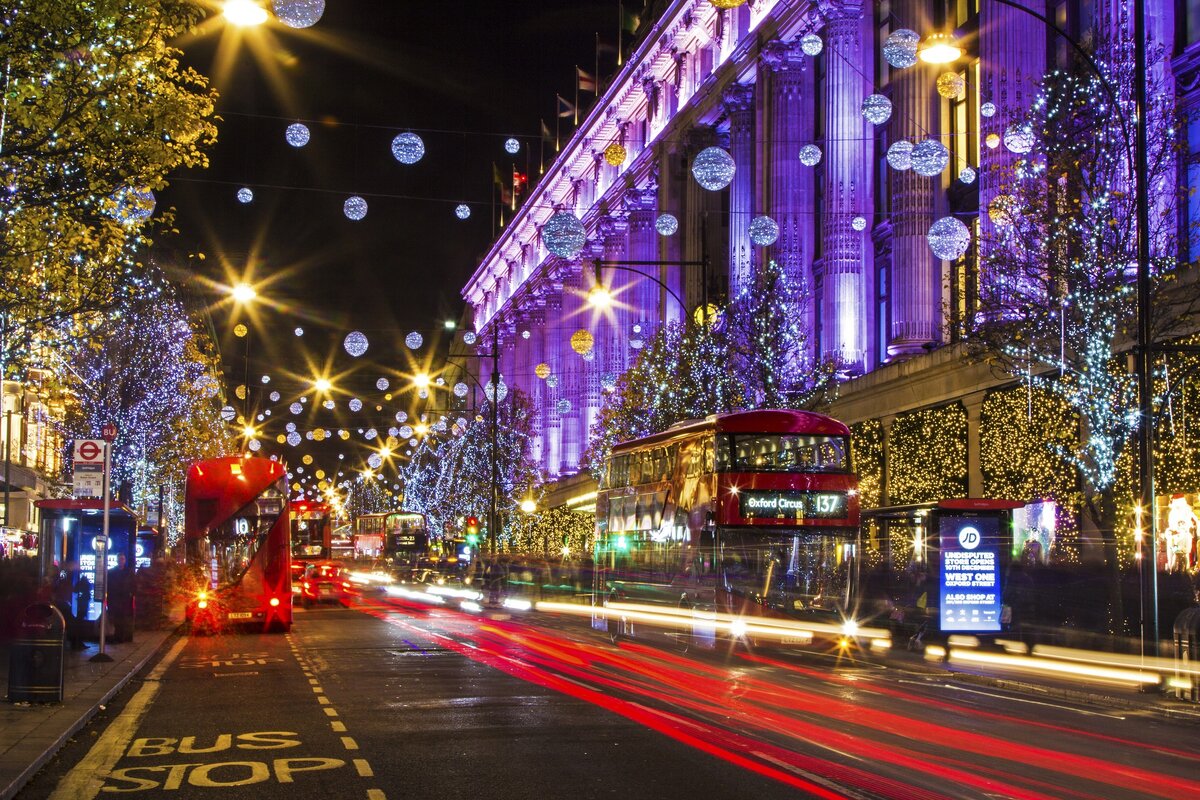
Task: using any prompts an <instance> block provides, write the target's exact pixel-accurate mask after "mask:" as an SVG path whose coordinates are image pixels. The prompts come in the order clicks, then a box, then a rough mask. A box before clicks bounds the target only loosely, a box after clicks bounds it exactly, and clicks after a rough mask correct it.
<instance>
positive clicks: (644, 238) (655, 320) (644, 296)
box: [613, 182, 663, 336]
mask: <svg viewBox="0 0 1200 800" xmlns="http://www.w3.org/2000/svg"><path fill="white" fill-rule="evenodd" d="M624 202H625V210H626V211H627V212H628V220H629V247H628V250H627V252H628V253H629V258H628V260H629V261H658V260H659V259H658V241H657V237H658V232H657V231H656V230H655V229H654V220H655V217H656V215H657V205H658V186H656V185H655V184H654V183H652V182H650V183H643V184H642V185H640V186H638V187H636V188H633V189H630V190H629V191H627V192H625V198H624ZM629 269H633V270H637V271H638V272H644V273H645V274H647V275H651V276H653V277H654V278H656V279H660V280H661V278H660V277H659V276H660V273H661V267H657V266H651V265H634V266H631V267H629ZM629 269H626V270H615V271H614V272H615V274H614V276H613V278H614V281H615V280H616V279H617V278H620V277H623V279H624V280H623V281H622V282H621V284H620V285H621V286H622V287H624V289H623V291H622V292H621V293H619V294H618V297H619V300H618V302H620V301H621V300H623V301H624V302H625V303H626V304H627V305H629V306H630V307H631V308H632V311H631V312H630V317H631V318H632V321H633V322H641V323H642V330H643V335H644V336H652V335H653V331H654V330H657V329H658V327H659V325H660V323H661V321H662V313H661V308H662V305H663V303H662V302H660V295H661V294H662V287H661V286H659V285H658V284H657V283H655V282H654V281H651V280H646V279H645V278H643V277H641V276H640V275H638V274H637V273H635V272H630V271H629ZM622 333H623V334H624V335H626V336H628V335H629V331H623V332H622Z"/></svg>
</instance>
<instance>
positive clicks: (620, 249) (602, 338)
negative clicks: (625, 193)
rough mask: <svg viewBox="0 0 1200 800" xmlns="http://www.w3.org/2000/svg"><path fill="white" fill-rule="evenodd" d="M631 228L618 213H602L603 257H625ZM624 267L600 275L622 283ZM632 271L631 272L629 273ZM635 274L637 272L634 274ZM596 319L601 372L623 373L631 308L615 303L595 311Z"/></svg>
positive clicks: (612, 284)
mask: <svg viewBox="0 0 1200 800" xmlns="http://www.w3.org/2000/svg"><path fill="white" fill-rule="evenodd" d="M628 232H629V225H628V223H627V222H626V221H625V220H624V219H623V218H621V217H618V216H613V215H609V216H605V217H601V218H600V221H599V222H598V223H597V233H598V234H599V240H600V241H599V247H598V248H597V250H598V251H599V257H600V258H601V259H602V260H604V261H625V260H626V258H625V244H626V237H627V235H628ZM621 274H622V273H621V271H620V270H615V269H603V270H601V274H600V279H601V281H602V282H603V283H604V285H605V286H608V287H610V288H611V287H616V286H620V285H622V283H623V282H624V279H623V278H621V277H620V276H621ZM625 274H626V275H629V273H625ZM630 277H633V276H630ZM593 316H594V317H595V319H596V327H595V333H596V351H597V352H596V355H597V364H598V365H599V370H600V372H601V373H604V372H611V373H613V374H614V375H620V374H621V373H623V372H624V371H625V370H626V369H628V367H629V362H628V359H627V358H626V354H627V353H628V348H627V347H626V337H627V336H628V335H629V326H630V324H631V323H630V312H629V309H628V307H627V306H626V305H625V303H622V302H616V303H613V304H612V305H611V306H610V307H609V308H608V309H607V310H604V311H600V312H594V314H593Z"/></svg>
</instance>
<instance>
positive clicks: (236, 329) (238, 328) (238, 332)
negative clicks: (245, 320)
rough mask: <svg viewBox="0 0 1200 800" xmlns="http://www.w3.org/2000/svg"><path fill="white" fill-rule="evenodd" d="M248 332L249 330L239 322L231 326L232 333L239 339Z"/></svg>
mask: <svg viewBox="0 0 1200 800" xmlns="http://www.w3.org/2000/svg"><path fill="white" fill-rule="evenodd" d="M249 332H250V330H249V329H248V328H247V327H246V326H245V325H243V324H242V323H240V322H239V323H238V324H237V325H234V326H233V335H234V336H236V337H238V338H239V339H241V338H244V337H245V335H246V334H247V333H249Z"/></svg>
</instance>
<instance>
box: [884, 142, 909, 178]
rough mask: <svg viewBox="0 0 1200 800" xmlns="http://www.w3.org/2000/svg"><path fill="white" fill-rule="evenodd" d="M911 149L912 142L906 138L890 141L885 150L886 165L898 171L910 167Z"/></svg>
mask: <svg viewBox="0 0 1200 800" xmlns="http://www.w3.org/2000/svg"><path fill="white" fill-rule="evenodd" d="M912 151H913V144H912V142H910V141H908V140H907V139H900V140H899V141H896V142H892V144H891V147H889V148H888V151H887V162H888V166H890V167H891V168H892V169H894V170H899V171H900V172H903V171H904V170H906V169H912Z"/></svg>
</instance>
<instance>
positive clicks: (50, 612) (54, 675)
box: [8, 603, 67, 703]
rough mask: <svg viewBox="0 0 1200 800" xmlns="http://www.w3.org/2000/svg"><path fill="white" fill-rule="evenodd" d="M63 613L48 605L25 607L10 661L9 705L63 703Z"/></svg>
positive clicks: (19, 621)
mask: <svg viewBox="0 0 1200 800" xmlns="http://www.w3.org/2000/svg"><path fill="white" fill-rule="evenodd" d="M66 627H67V626H66V622H65V621H64V620H63V615H62V613H61V612H60V611H59V610H58V609H57V608H55V607H54V606H52V605H50V604H49V603H34V604H33V605H31V606H26V607H25V610H24V611H22V612H21V617H20V619H19V620H18V622H17V638H16V640H15V641H14V642H13V643H12V649H11V650H10V651H9V661H8V701H9V702H10V703H21V702H26V703H61V702H62V698H63V634H64V633H65V631H66Z"/></svg>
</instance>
